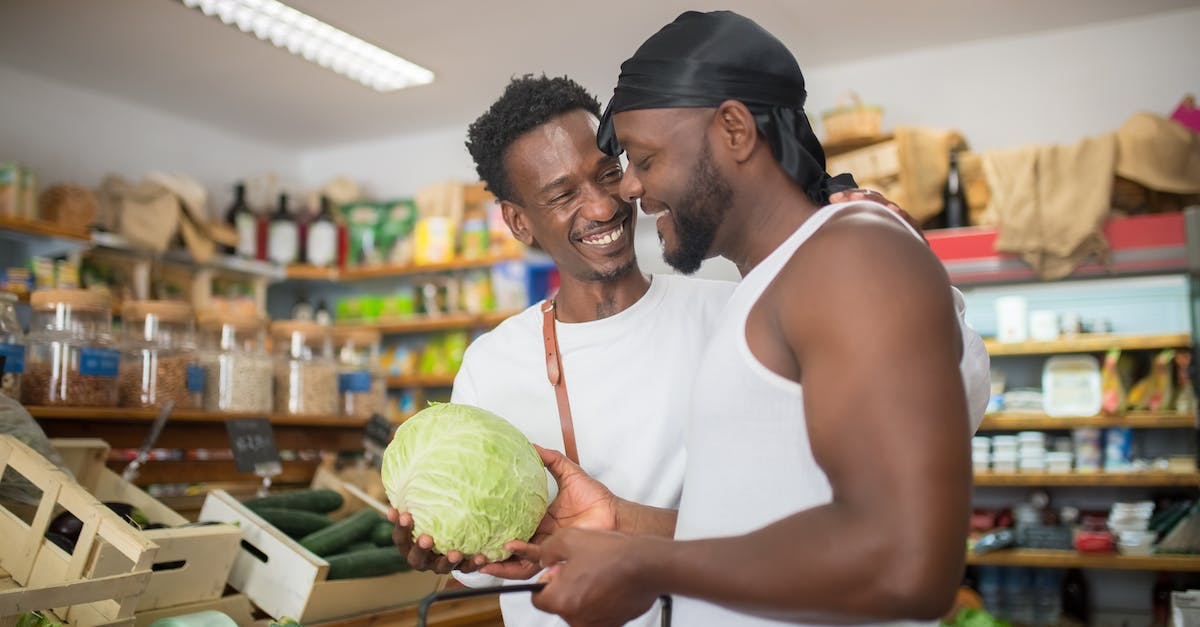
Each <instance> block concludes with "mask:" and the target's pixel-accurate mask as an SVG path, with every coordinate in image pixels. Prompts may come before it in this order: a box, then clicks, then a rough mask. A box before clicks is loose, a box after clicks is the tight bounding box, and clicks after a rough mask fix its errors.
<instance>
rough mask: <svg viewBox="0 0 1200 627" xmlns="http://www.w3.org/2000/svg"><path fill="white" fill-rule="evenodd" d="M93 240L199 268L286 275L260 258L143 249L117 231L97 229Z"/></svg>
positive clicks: (271, 276)
mask: <svg viewBox="0 0 1200 627" xmlns="http://www.w3.org/2000/svg"><path fill="white" fill-rule="evenodd" d="M92 242H93V244H95V245H96V246H99V247H101V248H105V249H108V250H113V251H117V252H123V253H128V254H131V255H147V256H154V257H155V258H156V259H158V260H161V261H166V262H169V263H178V264H182V265H188V266H195V267H198V268H213V269H217V270H224V271H226V272H233V273H237V274H244V275H248V276H257V277H263V278H266V279H272V280H278V279H282V278H284V276H285V273H286V269H285V268H284V267H283V266H281V265H279V264H276V263H273V262H269V261H260V260H258V259H246V258H245V257H238V256H235V255H224V254H219V253H218V254H214V255H213V256H212V258H211V259H209V260H207V261H203V262H200V261H196V260H195V259H193V258H192V256H191V255H190V254H189V253H188V252H187V251H185V250H179V249H171V250H168V251H167V252H165V253H163V254H161V255H159V254H157V253H153V252H151V251H147V250H142V249H139V248H137V247H136V246H134V245H133V244H131V243H130V242H129V240H127V239H125V238H124V237H121V236H120V235H117V234H115V233H105V232H102V231H97V232H95V233H93V234H92Z"/></svg>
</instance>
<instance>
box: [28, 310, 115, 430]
mask: <svg viewBox="0 0 1200 627" xmlns="http://www.w3.org/2000/svg"><path fill="white" fill-rule="evenodd" d="M29 304H30V306H31V308H32V310H33V315H32V319H31V321H30V323H29V335H28V336H27V337H26V338H25V346H26V348H25V374H24V376H22V377H21V402H22V403H24V404H25V405H74V406H78V407H114V406H116V404H117V398H118V393H117V373H118V369H119V368H120V361H121V354H120V352H119V351H118V350H117V348H116V342H114V341H113V337H112V299H111V298H110V297H109V295H108V294H104V293H101V292H93V291H89V290H39V291H36V292H34V293H33V295H32V296H30V298H29Z"/></svg>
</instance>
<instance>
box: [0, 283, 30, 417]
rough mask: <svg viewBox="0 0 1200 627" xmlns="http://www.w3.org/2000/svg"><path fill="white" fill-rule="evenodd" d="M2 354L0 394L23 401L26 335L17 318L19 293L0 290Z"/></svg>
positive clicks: (0, 351)
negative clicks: (22, 385) (22, 383)
mask: <svg viewBox="0 0 1200 627" xmlns="http://www.w3.org/2000/svg"><path fill="white" fill-rule="evenodd" d="M0 356H3V357H4V378H3V386H0V394H3V395H4V396H7V397H9V398H11V399H13V400H14V401H17V402H18V403H19V402H21V373H23V372H25V335H24V334H23V333H21V322H20V321H19V320H18V319H17V295H16V294H10V293H9V292H0Z"/></svg>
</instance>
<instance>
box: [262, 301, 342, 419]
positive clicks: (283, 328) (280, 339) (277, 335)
mask: <svg viewBox="0 0 1200 627" xmlns="http://www.w3.org/2000/svg"><path fill="white" fill-rule="evenodd" d="M271 342H272V344H273V345H274V354H275V411H277V412H279V413H285V414H295V415H300V414H303V415H319V416H336V415H337V414H338V369H337V362H335V361H334V360H333V346H332V343H331V341H330V331H329V327H327V326H325V325H323V324H320V323H317V322H312V321H309V320H280V321H277V322H273V323H271Z"/></svg>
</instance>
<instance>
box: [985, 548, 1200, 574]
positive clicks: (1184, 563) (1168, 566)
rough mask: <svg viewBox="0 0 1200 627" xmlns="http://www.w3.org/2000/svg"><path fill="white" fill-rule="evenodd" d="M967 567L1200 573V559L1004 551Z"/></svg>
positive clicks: (1029, 550) (1194, 556)
mask: <svg viewBox="0 0 1200 627" xmlns="http://www.w3.org/2000/svg"><path fill="white" fill-rule="evenodd" d="M967 564H970V565H973V566H1027V567H1033V568H1097V569H1111V570H1167V571H1176V572H1200V555H1121V554H1120V553H1082V552H1079V551H1059V550H1053V549H1004V550H1000V551H991V552H988V553H983V554H975V553H967Z"/></svg>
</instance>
